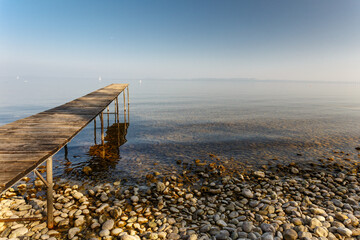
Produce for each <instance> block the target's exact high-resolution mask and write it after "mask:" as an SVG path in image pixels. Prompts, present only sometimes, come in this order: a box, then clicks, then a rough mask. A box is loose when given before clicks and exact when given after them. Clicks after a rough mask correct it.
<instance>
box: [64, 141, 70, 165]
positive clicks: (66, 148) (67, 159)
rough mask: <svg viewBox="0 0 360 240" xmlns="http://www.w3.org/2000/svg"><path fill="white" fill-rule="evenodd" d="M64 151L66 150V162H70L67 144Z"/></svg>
mask: <svg viewBox="0 0 360 240" xmlns="http://www.w3.org/2000/svg"><path fill="white" fill-rule="evenodd" d="M64 150H65V160H66V161H69V158H68V147H67V144H66V145H65V147H64Z"/></svg>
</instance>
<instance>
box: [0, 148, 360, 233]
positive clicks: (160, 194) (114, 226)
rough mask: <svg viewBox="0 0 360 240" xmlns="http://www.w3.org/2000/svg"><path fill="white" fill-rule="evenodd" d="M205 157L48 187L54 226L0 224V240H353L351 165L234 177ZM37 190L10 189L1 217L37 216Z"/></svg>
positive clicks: (359, 188)
mask: <svg viewBox="0 0 360 240" xmlns="http://www.w3.org/2000/svg"><path fill="white" fill-rule="evenodd" d="M335 154H341V152H335ZM358 157H359V155H358ZM211 159H213V161H208V162H206V161H204V162H201V161H199V160H195V161H194V163H193V164H191V166H190V167H189V166H187V168H186V170H184V171H183V172H182V173H181V174H167V175H166V174H161V173H149V174H148V175H147V176H146V179H144V182H143V183H141V184H140V183H139V184H134V185H123V184H122V182H121V181H115V182H111V183H103V184H98V185H91V186H90V185H88V186H87V185H86V184H85V185H81V186H79V185H76V184H71V183H69V182H66V181H56V183H55V186H54V207H55V212H54V221H55V227H54V229H48V228H47V225H46V221H45V220H44V221H36V222H6V223H5V222H0V239H1V240H2V239H51V240H53V239H74V240H76V239H122V240H137V239H191V240H195V239H203V240H205V239H219V240H221V239H224V240H227V239H252V240H255V239H262V240H273V239H275V240H280V239H285V240H295V239H304V240H309V239H323V240H325V239H360V225H359V219H360V205H359V200H360V185H359V184H360V183H359V182H360V174H359V173H358V170H359V166H358V165H357V160H356V159H345V160H344V161H335V159H336V157H335V159H334V158H332V157H328V158H324V159H319V160H317V162H316V163H315V162H314V163H309V164H302V165H298V164H296V163H294V162H293V163H290V164H287V165H281V164H268V165H266V166H263V167H262V169H255V170H248V169H246V170H245V169H243V170H242V171H241V170H240V169H232V168H231V163H230V165H229V166H227V165H223V164H222V162H221V160H220V159H218V158H217V159H216V156H214V155H211ZM214 159H215V160H214ZM178 164H181V163H178ZM43 189H45V188H44V186H43V185H42V182H41V181H40V180H39V179H37V180H35V181H33V182H32V181H29V182H28V183H23V184H19V185H18V186H17V187H14V188H12V189H9V190H8V191H7V192H6V193H4V194H3V195H2V196H1V201H0V217H1V218H17V217H45V216H46V199H45V197H44V196H39V194H36V193H39V192H41V191H42V190H43ZM25 193H26V194H25Z"/></svg>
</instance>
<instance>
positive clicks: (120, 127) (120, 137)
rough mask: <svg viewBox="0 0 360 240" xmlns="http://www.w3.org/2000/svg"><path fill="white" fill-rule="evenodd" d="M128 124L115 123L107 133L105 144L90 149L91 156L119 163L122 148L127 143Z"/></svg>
mask: <svg viewBox="0 0 360 240" xmlns="http://www.w3.org/2000/svg"><path fill="white" fill-rule="evenodd" d="M128 126H129V124H128V123H114V124H113V125H111V126H109V127H108V128H107V130H106V133H105V135H106V136H105V139H104V140H105V143H104V144H103V145H102V144H95V145H93V146H91V147H90V149H89V155H90V156H91V157H92V159H93V158H94V159H97V158H101V159H103V160H106V161H111V162H114V161H117V160H119V159H120V146H121V145H123V144H124V143H126V141H127V140H126V134H127V129H128Z"/></svg>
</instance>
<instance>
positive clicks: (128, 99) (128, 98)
mask: <svg viewBox="0 0 360 240" xmlns="http://www.w3.org/2000/svg"><path fill="white" fill-rule="evenodd" d="M126 90H127V101H128V108H127V114H128V121H127V122H128V124H129V123H130V97H129V86H127V88H126Z"/></svg>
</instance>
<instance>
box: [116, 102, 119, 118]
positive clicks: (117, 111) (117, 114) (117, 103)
mask: <svg viewBox="0 0 360 240" xmlns="http://www.w3.org/2000/svg"><path fill="white" fill-rule="evenodd" d="M116 117H117V123H119V98H118V97H116Z"/></svg>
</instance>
